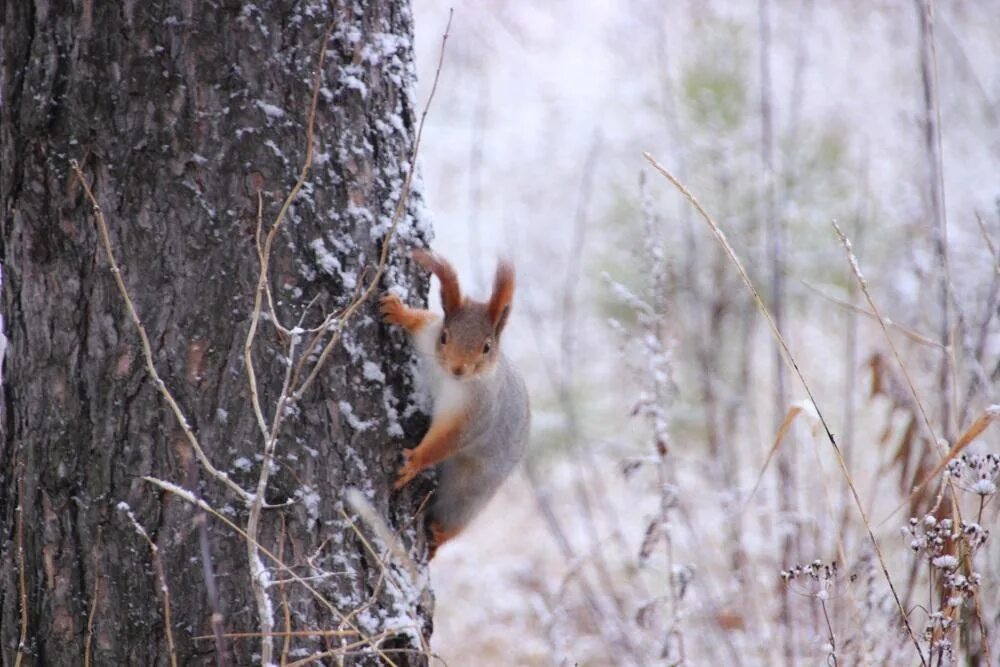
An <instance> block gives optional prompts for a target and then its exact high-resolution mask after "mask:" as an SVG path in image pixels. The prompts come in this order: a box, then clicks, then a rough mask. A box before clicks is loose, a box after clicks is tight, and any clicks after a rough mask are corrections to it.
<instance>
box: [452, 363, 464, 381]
mask: <svg viewBox="0 0 1000 667" xmlns="http://www.w3.org/2000/svg"><path fill="white" fill-rule="evenodd" d="M451 372H452V373H454V374H455V377H457V378H460V377H462V376H463V375H465V368H464V367H462V366H452V369H451Z"/></svg>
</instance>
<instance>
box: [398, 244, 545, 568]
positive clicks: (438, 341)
mask: <svg viewBox="0 0 1000 667" xmlns="http://www.w3.org/2000/svg"><path fill="white" fill-rule="evenodd" d="M411 256H412V257H413V259H414V260H416V262H417V263H418V264H419V265H420V266H422V267H423V268H425V269H427V270H428V271H430V272H431V273H433V274H434V275H436V276H437V277H438V280H439V281H440V282H441V305H442V307H443V309H444V317H443V318H442V317H441V316H439V315H437V314H435V313H432V312H431V311H429V310H422V309H416V308H409V307H407V306H406V304H404V303H403V302H402V300H401V299H400V298H399V297H398V296H397V295H395V294H392V293H387V294H386V295H384V296H383V297H382V299H381V313H382V318H383V320H384V321H385V322H387V323H389V324H394V325H397V326H400V327H402V328H403V329H405V330H406V332H407V334H409V336H410V338H411V340H412V342H413V345H414V347H415V348H416V349H417V352H418V354H419V356H420V372H421V375H422V376H423V377H424V379H425V380H426V381H427V385H428V387H429V389H430V392H431V395H432V397H433V402H434V407H433V413H432V419H431V425H430V428H429V429H428V431H427V434H426V435H425V436H424V437H423V439H422V440H421V441H420V444H419V445H417V446H416V447H415V448H414V449H408V450H404V451H403V457H404V463H403V466H402V467H401V468H400V469H399V473H398V477H397V479H396V483H395V486H394V488H395V489H401V488H403V487H404V486H406V485H407V484H408V483H409V482H410V481H411V480H412V479H413V478H414V477H416V476H417V475H418V474H419V473H420V472H421V471H423V470H425V469H427V468H430V467H432V466H437V468H438V473H439V474H438V487H437V489H436V491H435V492H434V495H433V497H432V499H431V504H430V508H429V510H428V519H429V522H430V532H431V541H430V553H429V558H434V555H435V553H436V552H437V549H438V547H440V546H441V545H442V544H444V543H445V542H446V541H448V540H450V539H451V538H453V537H455V535H457V534H458V533H459V532H460V531H461V530H462V529H464V528H465V527H466V526H467V525H468V524H469V522H470V521H471V520H472V518H473V517H474V516H475V515H476V514H477V513H478V512H479V511H480V510H481V509H483V507H484V506H485V505H486V503H487V502H488V501H489V500H490V498H492V497H493V494H494V493H496V491H497V489H499V488H500V485H501V484H502V483H503V481H504V480H505V479H506V478H507V476H508V475H509V474H510V472H511V471H512V470H513V469H514V467H515V466H516V465H517V463H518V462H519V461H520V460H521V458H522V457H523V456H524V452H525V449H526V447H527V441H528V431H529V426H530V419H531V412H530V406H529V401H528V390H527V388H526V387H525V384H524V380H523V379H522V378H521V375H520V373H518V372H517V370H516V369H515V368H514V366H513V365H512V364H511V363H510V361H508V360H507V358H506V357H505V356H504V355H503V353H502V352H501V351H500V335H501V334H502V333H503V330H504V327H505V325H506V324H507V318H508V316H509V315H510V308H511V301H512V299H513V296H514V268H513V266H512V265H511V264H510V263H509V262H506V261H501V262H499V263H498V264H497V270H496V277H495V279H494V282H493V292H492V294H491V295H490V298H489V300H488V301H486V302H485V303H483V302H479V301H473V300H472V299H468V298H466V297H465V296H463V294H462V290H461V288H460V287H459V284H458V276H457V275H456V273H455V270H454V268H452V266H451V264H449V263H448V261H447V260H445V259H444V258H442V257H440V256H439V255H437V254H435V253H433V252H429V251H426V250H423V249H420V248H416V249H414V250H413V251H412V252H411Z"/></svg>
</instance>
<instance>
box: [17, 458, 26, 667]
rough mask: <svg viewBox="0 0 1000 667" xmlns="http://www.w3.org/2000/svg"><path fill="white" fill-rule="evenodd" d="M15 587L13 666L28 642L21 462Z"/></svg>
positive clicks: (21, 658)
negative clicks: (17, 603) (16, 611)
mask: <svg viewBox="0 0 1000 667" xmlns="http://www.w3.org/2000/svg"><path fill="white" fill-rule="evenodd" d="M17 589H18V596H19V597H20V603H21V628H20V638H19V639H18V642H17V655H16V657H15V658H14V667H21V661H22V660H23V659H24V656H25V655H27V643H28V586H27V581H26V575H25V567H24V467H23V466H22V465H21V464H18V472H17Z"/></svg>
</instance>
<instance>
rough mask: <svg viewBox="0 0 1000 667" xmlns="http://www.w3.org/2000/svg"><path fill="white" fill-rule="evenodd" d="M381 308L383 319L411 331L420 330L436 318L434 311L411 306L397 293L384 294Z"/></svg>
mask: <svg viewBox="0 0 1000 667" xmlns="http://www.w3.org/2000/svg"><path fill="white" fill-rule="evenodd" d="M379 310H380V311H381V312H382V320H383V321H385V322H388V323H389V324H395V325H397V326H401V327H403V328H404V329H406V330H407V331H408V332H410V333H414V332H417V331H420V330H421V329H423V328H424V327H425V326H426V325H427V323H428V322H430V321H431V320H433V319H434V313H432V312H430V311H429V310H420V309H419V308H410V307H408V306H407V305H406V304H405V303H403V302H402V300H400V298H399V297H398V296H396V295H395V294H386V295H385V296H383V297H382V301H381V302H380V307H379Z"/></svg>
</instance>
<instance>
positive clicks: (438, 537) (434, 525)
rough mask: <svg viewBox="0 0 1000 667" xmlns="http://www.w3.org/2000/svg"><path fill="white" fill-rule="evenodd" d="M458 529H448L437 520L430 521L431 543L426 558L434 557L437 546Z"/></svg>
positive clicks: (456, 532)
mask: <svg viewBox="0 0 1000 667" xmlns="http://www.w3.org/2000/svg"><path fill="white" fill-rule="evenodd" d="M458 532H459V531H458V529H452V530H448V529H447V528H445V527H444V526H443V525H442V524H441V523H440V522H438V521H431V543H430V548H429V549H428V553H427V560H431V559H432V558H434V556H435V554H437V550H438V547H440V546H441V545H442V544H444V543H445V542H447V541H448V540H450V539H451V538H453V537H455V536H456V535H458Z"/></svg>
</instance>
